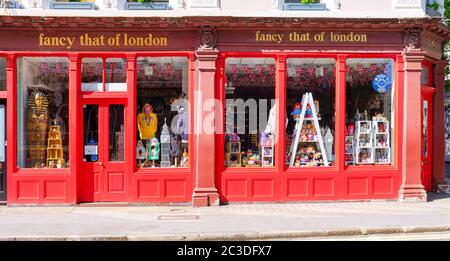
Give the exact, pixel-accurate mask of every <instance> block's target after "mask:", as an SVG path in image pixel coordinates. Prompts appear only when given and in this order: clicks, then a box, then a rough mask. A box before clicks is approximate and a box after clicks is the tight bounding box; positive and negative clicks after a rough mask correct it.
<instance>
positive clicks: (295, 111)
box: [291, 102, 302, 119]
mask: <svg viewBox="0 0 450 261" xmlns="http://www.w3.org/2000/svg"><path fill="white" fill-rule="evenodd" d="M301 113H302V105H301V103H299V102H297V103H295V104H294V107H293V108H292V112H291V115H292V117H293V118H294V119H299V118H300V114H301Z"/></svg>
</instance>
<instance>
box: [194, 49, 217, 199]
mask: <svg viewBox="0 0 450 261" xmlns="http://www.w3.org/2000/svg"><path fill="white" fill-rule="evenodd" d="M218 53H219V52H218V51H217V50H214V49H212V48H211V49H210V48H200V49H198V50H197V51H196V52H195V56H196V62H195V78H194V92H195V93H194V106H193V108H194V112H193V115H194V137H195V138H194V142H195V144H194V148H195V149H194V151H192V152H191V153H194V154H195V156H194V158H195V162H193V163H192V164H193V165H192V167H193V168H194V194H193V196H192V205H193V206H194V207H206V206H211V205H219V194H218V193H217V188H216V186H215V158H216V157H215V153H214V148H215V127H214V126H209V125H210V124H211V122H213V121H212V120H213V119H214V118H215V108H214V107H213V106H210V105H211V104H214V103H211V102H212V101H214V99H215V93H214V90H215V86H214V85H215V74H216V60H217V56H218ZM205 105H206V106H205Z"/></svg>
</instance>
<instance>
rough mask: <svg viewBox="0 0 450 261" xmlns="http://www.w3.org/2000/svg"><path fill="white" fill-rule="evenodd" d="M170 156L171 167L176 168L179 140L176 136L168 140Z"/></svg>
mask: <svg viewBox="0 0 450 261" xmlns="http://www.w3.org/2000/svg"><path fill="white" fill-rule="evenodd" d="M170 156H172V157H173V162H174V165H173V167H175V168H176V167H178V157H179V156H180V138H179V136H178V135H173V136H172V139H171V140H170Z"/></svg>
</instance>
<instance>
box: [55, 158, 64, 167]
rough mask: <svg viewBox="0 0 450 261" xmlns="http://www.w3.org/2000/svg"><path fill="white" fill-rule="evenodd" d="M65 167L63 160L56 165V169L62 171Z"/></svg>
mask: <svg viewBox="0 0 450 261" xmlns="http://www.w3.org/2000/svg"><path fill="white" fill-rule="evenodd" d="M62 167H63V161H62V159H59V160H58V162H57V163H56V168H58V169H61V168H62Z"/></svg>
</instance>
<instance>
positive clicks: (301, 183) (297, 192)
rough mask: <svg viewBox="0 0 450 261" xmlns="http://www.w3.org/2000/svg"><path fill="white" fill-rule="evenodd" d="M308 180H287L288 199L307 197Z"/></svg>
mask: <svg viewBox="0 0 450 261" xmlns="http://www.w3.org/2000/svg"><path fill="white" fill-rule="evenodd" d="M308 184H309V181H308V179H289V180H287V196H288V197H306V196H308Z"/></svg>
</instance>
